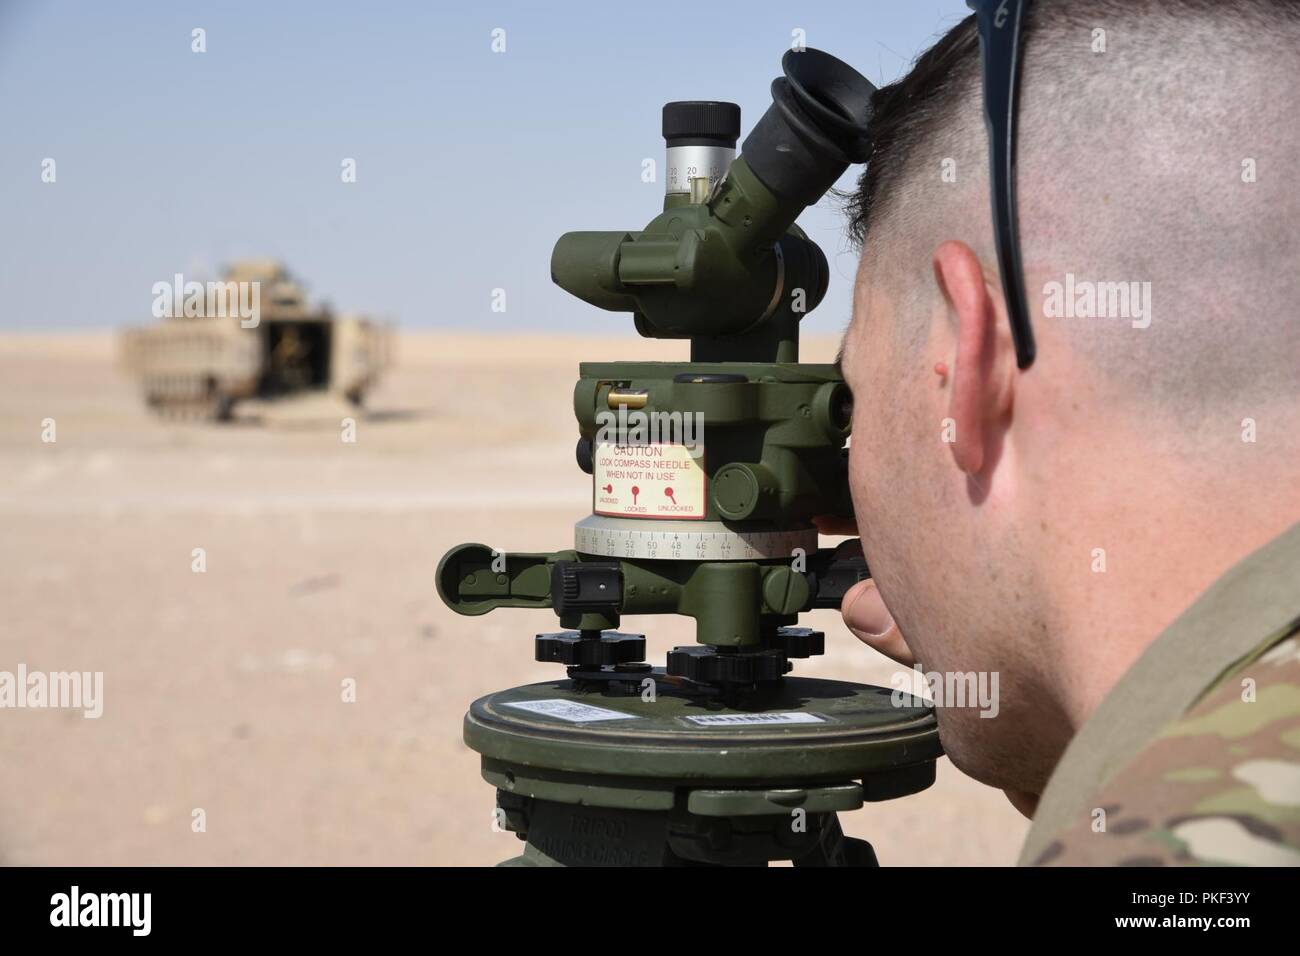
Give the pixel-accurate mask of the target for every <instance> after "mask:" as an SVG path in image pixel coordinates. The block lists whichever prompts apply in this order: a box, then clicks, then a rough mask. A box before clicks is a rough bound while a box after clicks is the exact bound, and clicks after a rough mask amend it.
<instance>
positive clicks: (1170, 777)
mask: <svg viewBox="0 0 1300 956" xmlns="http://www.w3.org/2000/svg"><path fill="white" fill-rule="evenodd" d="M1020 863H1021V864H1022V865H1065V866H1071V865H1120V866H1124V865H1127V866H1162V865H1189V864H1190V865H1196V864H1228V865H1265V866H1300V524H1297V525H1294V526H1292V528H1291V529H1290V530H1289V531H1287V532H1286V533H1285V534H1283V535H1282V536H1281V537H1279V538H1277V539H1276V540H1275V541H1273V542H1271V543H1270V544H1268V545H1267V546H1265V547H1264V548H1261V549H1260V550H1259V551H1257V552H1256V553H1255V554H1253V555H1251V556H1250V557H1248V558H1246V559H1245V560H1244V561H1242V562H1241V563H1240V564H1238V565H1237V566H1236V567H1234V568H1233V569H1232V570H1231V571H1229V572H1228V573H1227V574H1226V575H1224V577H1223V578H1221V579H1220V580H1219V581H1218V582H1216V583H1215V585H1214V586H1213V587H1212V588H1211V589H1210V590H1209V591H1207V592H1206V593H1205V594H1204V595H1203V596H1202V597H1201V598H1200V599H1198V600H1197V601H1196V603H1195V604H1193V605H1192V606H1191V607H1190V608H1189V609H1188V610H1187V611H1186V612H1185V613H1184V614H1183V615H1182V616H1180V617H1179V619H1178V620H1177V621H1175V622H1174V623H1173V624H1172V625H1171V626H1170V627H1169V628H1168V629H1167V630H1166V631H1165V632H1164V633H1163V634H1161V635H1160V637H1159V638H1158V639H1157V640H1156V641H1155V642H1154V643H1153V644H1152V645H1151V647H1150V648H1148V649H1147V651H1146V652H1145V653H1144V654H1143V655H1142V657H1141V658H1140V659H1139V660H1138V661H1137V663H1135V664H1134V665H1133V667H1132V668H1131V669H1130V670H1129V672H1128V673H1127V674H1125V675H1124V677H1123V678H1122V679H1121V680H1120V682H1119V683H1118V684H1117V685H1116V686H1115V688H1114V689H1113V690H1112V691H1111V692H1110V694H1108V695H1107V697H1106V699H1105V700H1104V701H1102V704H1101V706H1099V707H1098V708H1097V711H1096V713H1095V714H1094V715H1093V716H1092V717H1091V718H1090V719H1089V720H1088V721H1087V723H1086V724H1085V725H1084V726H1083V727H1082V728H1081V729H1080V731H1079V733H1078V734H1077V735H1076V736H1075V738H1074V740H1073V741H1072V742H1071V743H1070V746H1069V747H1068V748H1067V749H1066V752H1065V754H1064V756H1063V757H1062V758H1061V762H1060V764H1059V765H1058V766H1057V768H1056V771H1055V772H1054V773H1053V775H1052V779H1051V780H1050V781H1049V782H1048V785H1047V789H1046V790H1045V791H1044V793H1043V798H1042V800H1041V801H1040V803H1039V807H1038V811H1037V813H1036V814H1035V816H1034V824H1033V827H1032V828H1031V829H1030V833H1029V837H1028V839H1027V840H1026V843H1025V848H1024V850H1023V851H1022V853H1021V857H1020Z"/></svg>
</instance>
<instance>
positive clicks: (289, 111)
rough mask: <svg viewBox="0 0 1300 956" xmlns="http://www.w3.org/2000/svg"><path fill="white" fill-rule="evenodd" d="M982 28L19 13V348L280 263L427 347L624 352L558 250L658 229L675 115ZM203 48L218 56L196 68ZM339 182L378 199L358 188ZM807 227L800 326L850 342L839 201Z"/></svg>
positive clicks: (6, 12) (7, 2) (774, 13)
mask: <svg viewBox="0 0 1300 956" xmlns="http://www.w3.org/2000/svg"><path fill="white" fill-rule="evenodd" d="M967 12H968V11H967V10H966V7H965V4H964V2H962V0H942V2H941V0H919V2H912V0H907V2H903V0H892V2H886V0H857V2H838V0H837V2H801V3H798V4H791V3H784V4H783V3H768V2H749V3H744V4H740V3H714V4H699V5H688V4H676V5H675V4H665V3H618V2H610V0H607V2H603V3H596V2H593V3H588V2H566V3H550V4H543V3H536V4H524V3H471V2H459V3H384V2H365V3H362V2H348V3H343V2H315V3H306V2H301V3H272V2H261V3H257V2H243V0H230V2H211V0H209V2H183V0H182V2H161V0H159V2H129V3H128V2H115V3H108V2H64V0H45V2H34V0H33V2H24V0H0V129H2V130H4V135H3V140H2V141H0V209H2V210H3V215H4V228H3V231H2V232H0V302H2V303H3V311H0V328H4V329H77V328H88V327H106V326H115V325H120V324H127V323H139V322H146V321H150V315H149V310H150V304H151V302H152V299H153V295H152V292H151V291H150V290H151V287H152V285H153V283H155V282H158V281H170V279H171V276H172V275H173V273H175V272H178V271H179V272H183V273H185V274H186V277H187V278H190V277H193V278H205V277H208V276H211V275H215V273H216V272H217V270H218V269H219V268H220V266H221V265H222V264H223V263H224V262H226V261H228V260H229V259H231V258H235V257H239V256H244V255H273V256H277V257H280V258H282V259H284V260H285V261H286V262H287V264H288V265H289V267H290V269H291V270H293V271H294V272H295V273H296V274H297V275H299V276H300V277H301V278H302V279H304V280H305V281H306V282H307V284H308V286H309V289H310V291H311V293H312V294H313V295H317V296H320V297H323V298H326V299H328V300H329V301H331V302H333V303H334V304H335V305H336V306H337V307H339V308H342V309H357V310H364V311H370V312H373V313H377V314H381V315H385V316H389V317H392V318H394V319H396V320H397V321H398V322H399V323H400V324H401V325H403V326H407V327H425V328H429V327H456V328H462V329H464V328H479V329H485V330H490V329H502V330H510V329H520V330H527V331H544V330H546V329H548V328H550V329H563V330H565V331H569V332H593V331H600V330H606V331H621V332H628V331H630V329H631V321H630V317H627V316H622V315H616V314H613V313H605V312H600V311H598V310H595V309H593V308H591V307H589V306H586V305H584V304H582V303H580V302H578V301H577V300H576V299H571V298H570V297H568V296H567V295H565V294H564V293H563V292H561V291H560V290H559V289H558V288H556V287H555V286H553V285H552V284H551V281H550V276H549V260H550V251H551V247H552V245H553V244H554V242H555V240H556V238H557V237H558V236H559V235H560V234H561V233H563V232H566V231H568V230H573V229H637V228H640V227H641V226H642V225H644V224H645V223H646V222H647V221H648V220H649V219H650V218H651V217H652V216H653V215H654V214H655V213H656V212H657V211H658V209H659V208H660V204H661V202H662V183H655V184H646V183H643V182H642V181H641V161H642V159H643V158H645V157H654V158H655V159H656V160H658V161H659V162H660V163H661V164H662V155H663V140H662V139H661V138H660V136H659V111H660V108H661V107H662V105H663V103H664V102H666V101H668V100H673V99H725V100H733V101H735V102H737V103H739V104H740V105H741V108H742V129H743V130H744V131H745V132H747V131H748V129H749V127H750V126H751V125H752V124H753V123H754V122H755V121H756V120H757V119H758V117H759V116H760V115H761V113H762V111H763V110H764V109H765V108H766V106H767V103H768V102H769V94H768V86H769V84H770V82H771V80H772V78H773V77H775V76H777V75H778V74H779V73H780V59H781V55H782V53H783V52H784V51H785V49H787V48H788V46H789V45H790V42H791V36H792V31H793V30H795V29H796V28H797V29H802V30H803V31H805V33H806V36H807V43H808V45H809V46H812V47H817V48H819V49H824V50H826V51H828V52H830V53H833V54H835V55H836V56H839V57H841V58H842V59H845V60H847V61H849V62H850V63H852V64H853V65H854V66H855V67H857V68H858V69H859V70H860V71H861V72H862V73H864V74H865V75H866V76H867V77H868V78H869V79H871V80H872V81H873V82H876V83H880V82H882V81H884V82H888V81H889V80H891V79H894V78H896V77H897V76H898V75H899V74H900V73H902V72H903V71H904V70H905V69H906V67H907V65H908V63H909V62H910V61H911V60H912V59H913V58H914V57H915V56H916V55H917V54H919V53H920V52H921V51H922V50H924V49H925V48H926V47H927V46H929V45H930V44H931V43H932V42H933V41H934V40H935V39H936V38H937V37H938V36H939V35H940V34H941V33H942V32H943V31H944V30H946V29H947V28H948V27H950V26H951V25H952V24H954V23H955V22H957V21H958V20H959V19H961V18H962V17H963V16H964V15H965V14H966V13H967ZM195 27H201V28H203V29H204V30H205V31H206V41H207V52H206V53H202V54H198V53H193V52H191V49H190V47H191V31H192V30H193V29H194V28H195ZM494 28H502V29H504V30H505V31H506V32H505V38H506V52H505V53H493V52H492V50H491V32H492V30H493V29H494ZM743 135H744V133H742V138H743ZM47 157H49V158H53V159H54V160H55V163H56V167H55V168H56V174H57V181H56V182H55V183H53V184H49V183H43V182H42V181H41V166H42V161H43V160H44V159H45V158H47ZM345 157H350V158H353V159H355V160H356V164H357V182H356V183H352V184H344V183H342V182H341V181H340V169H341V167H340V164H341V162H342V160H343V159H344V158H345ZM856 172H857V170H856V169H851V170H850V171H849V173H848V174H846V176H845V177H844V179H843V180H842V181H841V183H840V185H841V187H848V186H849V185H851V183H852V182H853V179H854V177H855V175H856ZM800 223H801V225H803V226H804V228H805V229H807V230H808V232H809V233H810V235H812V237H813V238H814V239H815V240H816V241H817V242H818V243H820V244H821V246H822V248H823V249H824V250H825V252H826V254H827V258H828V259H829V260H830V262H831V272H832V286H831V291H830V292H829V293H828V295H827V297H826V300H825V302H824V303H823V305H822V306H821V307H820V308H819V309H818V310H817V311H816V312H814V313H812V314H811V315H810V316H809V317H808V319H807V320H806V321H805V326H806V327H807V328H809V329H810V331H822V332H830V331H837V330H838V329H840V328H842V326H843V325H844V322H845V321H846V319H847V316H848V310H849V301H850V299H849V285H850V279H851V276H852V268H853V261H854V259H853V255H852V253H851V251H850V250H849V248H848V245H847V243H846V241H845V239H844V219H843V216H842V214H841V212H840V209H839V207H838V206H837V204H835V203H834V202H833V201H830V200H823V202H822V203H821V204H819V206H818V207H816V208H814V209H811V210H809V211H808V212H806V213H805V214H804V216H803V218H802V219H801V220H800ZM498 287H500V288H504V289H505V290H506V293H507V311H506V312H505V313H504V314H502V313H496V312H493V311H492V309H491V290H492V289H494V288H498Z"/></svg>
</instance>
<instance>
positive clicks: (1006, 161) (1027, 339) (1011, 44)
mask: <svg viewBox="0 0 1300 956" xmlns="http://www.w3.org/2000/svg"><path fill="white" fill-rule="evenodd" d="M1029 2H1030V0H966V6H968V7H970V8H971V9H972V10H974V11H975V21H976V24H977V25H978V27H979V36H980V58H981V60H982V61H983V65H984V122H985V125H986V126H987V127H988V133H989V187H990V193H991V197H992V204H993V241H994V244H995V245H996V247H997V253H998V271H999V272H1000V273H1001V274H1002V291H1003V294H1004V295H1005V296H1006V302H1007V317H1008V318H1009V319H1010V320H1011V338H1012V341H1014V342H1015V346H1016V365H1017V366H1019V367H1020V368H1022V369H1026V368H1029V366H1031V365H1033V364H1034V356H1035V354H1036V353H1037V349H1036V347H1035V345H1034V330H1033V327H1032V326H1031V325H1030V322H1029V303H1028V300H1027V299H1026V297H1025V277H1024V271H1023V269H1022V266H1021V262H1020V235H1019V230H1018V228H1017V215H1016V93H1017V90H1018V87H1019V85H1020V40H1021V25H1022V21H1023V19H1024V13H1025V9H1026V8H1027V7H1028V6H1029Z"/></svg>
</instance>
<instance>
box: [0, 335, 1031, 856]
mask: <svg viewBox="0 0 1300 956" xmlns="http://www.w3.org/2000/svg"><path fill="white" fill-rule="evenodd" d="M833 349H834V343H832V342H830V341H819V342H813V343H809V344H808V345H807V346H806V347H805V358H806V359H808V360H821V361H826V360H829V358H830V356H831V354H832V353H833ZM680 355H681V347H680V346H677V345H675V344H672V343H653V342H646V341H644V340H635V339H615V338H609V339H600V340H596V339H582V340H580V339H547V340H542V339H536V338H514V339H505V338H489V337H486V336H483V337H474V336H468V335H451V334H432V333H429V334H420V335H406V336H404V337H403V338H402V341H401V343H400V347H399V350H398V362H399V365H398V368H397V370H396V371H395V372H394V373H393V374H392V375H391V376H390V378H389V379H388V381H387V382H386V383H385V384H384V385H383V386H382V387H381V388H379V389H378V390H377V391H376V392H375V393H374V394H373V396H372V398H371V401H370V403H369V404H370V412H369V414H366V415H363V416H362V417H361V418H360V420H359V422H358V425H357V429H358V432H357V441H356V443H355V444H347V443H344V442H343V441H341V439H340V427H339V420H340V418H341V417H342V416H343V415H345V414H348V412H347V411H346V410H344V409H343V408H342V407H335V406H333V405H332V404H330V403H328V402H324V401H322V400H313V401H308V402H299V403H296V404H294V405H292V406H290V405H282V406H268V407H263V408H261V409H258V408H250V409H246V410H245V413H244V415H243V417H242V419H241V420H240V421H238V422H236V423H234V424H232V425H227V426H219V425H211V424H196V423H175V422H169V421H163V420H159V419H156V418H154V417H151V416H150V415H149V414H148V413H147V412H146V411H145V409H144V407H143V404H142V402H141V401H140V399H139V396H138V395H137V393H136V391H135V389H134V388H133V387H132V385H131V384H130V383H129V382H128V381H126V380H125V379H124V378H123V377H122V376H121V375H120V374H119V372H118V371H117V369H116V367H115V364H114V360H113V359H114V349H113V339H112V337H111V335H109V334H107V333H94V334H90V333H87V334H79V335H66V336H41V335H16V334H10V335H7V336H3V337H0V612H2V613H0V670H6V671H10V672H14V671H16V669H17V667H18V665H19V664H25V665H26V667H27V669H28V670H29V671H37V670H41V671H68V670H78V671H102V672H103V673H104V683H105V687H104V713H103V716H102V717H101V718H100V719H98V720H94V719H85V718H83V717H82V716H81V714H80V712H73V711H67V710H51V709H44V710H12V709H6V710H0V768H2V769H0V863H6V864H89V865H99V864H143V865H149V864H288V863H301V864H486V863H493V862H496V861H498V860H500V859H503V858H505V857H507V856H511V855H513V854H514V853H516V852H517V851H518V847H519V846H520V844H519V843H518V841H517V840H516V838H515V837H514V836H513V835H512V834H509V833H497V832H493V829H492V826H491V809H492V805H493V795H492V790H491V788H490V787H489V786H488V785H487V784H485V783H484V782H483V781H482V780H481V779H480V777H479V774H478V757H477V755H476V754H474V753H473V752H472V751H470V750H469V749H468V748H466V747H465V745H464V744H463V743H462V742H461V739H460V724H461V717H462V715H463V713H464V711H465V708H466V706H467V705H468V704H469V702H470V701H471V700H473V699H474V698H475V697H478V696H480V695H482V694H484V693H487V692H489V691H492V690H497V689H500V688H503V687H507V686H511V685H513V684H517V683H523V682H529V681H534V680H543V679H547V678H550V677H553V676H555V673H556V668H555V667H554V665H549V666H548V665H543V664H537V663H534V662H532V661H531V660H530V657H531V637H532V635H533V633H535V632H536V631H537V630H539V629H543V628H546V627H552V626H554V624H553V622H554V618H553V617H552V616H550V615H549V614H546V615H543V616H541V617H539V616H538V614H537V613H536V612H533V613H528V612H523V611H516V612H510V611H506V612H500V613H496V614H492V615H488V616H486V617H481V618H459V617H457V616H456V615H453V614H452V613H451V612H449V611H447V610H446V609H445V608H444V607H443V606H442V604H441V602H440V601H439V600H438V598H437V596H436V594H435V593H434V588H433V581H432V575H433V568H434V566H435V565H436V563H437V560H438V558H439V557H440V556H441V555H442V553H443V552H444V551H445V550H446V549H447V548H448V547H450V546H452V545H454V544H457V543H460V542H463V541H481V542H484V543H487V544H491V545H493V546H495V547H500V548H503V549H508V550H538V551H541V550H553V549H555V548H559V547H567V546H569V544H570V542H571V540H572V525H573V522H574V521H575V520H577V519H578V518H581V517H582V516H583V515H584V506H585V504H586V502H587V500H588V497H589V490H588V485H587V481H588V480H589V479H587V478H586V476H584V475H583V474H581V473H580V472H579V471H578V470H577V468H576V467H575V466H574V465H573V457H572V449H573V442H574V439H575V437H576V432H575V427H574V425H573V422H572V410H571V396H572V387H573V382H574V380H575V379H576V373H577V369H576V364H577V362H578V361H579V359H592V360H598V359H606V360H609V359H630V358H650V357H655V358H672V357H680ZM46 418H52V419H54V420H55V428H56V437H57V441H55V442H53V443H45V442H42V440H41V432H42V420H43V419H46ZM195 548H203V549H204V550H205V553H206V561H207V570H206V572H205V573H201V574H198V573H194V572H193V571H192V570H191V563H192V560H193V559H192V553H193V550H194V549H195ZM805 622H806V623H809V624H812V625H813V626H819V627H823V628H825V629H826V630H827V633H828V645H829V646H828V653H827V655H826V656H825V657H824V658H822V659H820V660H817V661H816V662H813V663H803V664H800V666H799V670H800V672H801V673H804V674H807V675H809V676H823V677H837V678H843V679H853V680H862V681H868V682H874V683H881V684H885V685H888V682H889V676H890V674H892V673H893V672H894V671H895V667H894V666H893V665H892V664H890V663H889V662H887V661H885V660H884V659H883V658H881V657H879V656H877V655H875V654H874V653H873V652H871V651H868V650H866V649H865V648H863V647H862V646H861V645H859V644H858V643H857V642H856V641H854V640H853V638H852V637H851V636H850V635H848V633H847V632H846V631H845V630H844V629H843V627H842V626H841V625H840V623H839V620H838V615H837V614H835V613H834V612H829V611H822V612H817V613H815V614H813V615H809V616H808V617H807V618H806V619H805ZM626 624H627V627H626V628H625V629H627V630H638V631H642V630H644V631H645V632H646V633H648V634H649V635H650V636H651V638H652V640H651V644H652V647H653V648H654V650H653V651H652V657H657V658H658V659H660V660H662V653H663V651H664V650H666V649H667V648H668V647H670V646H672V645H674V644H679V643H689V642H690V641H691V640H692V635H691V630H690V625H691V622H689V621H687V620H685V619H669V618H629V619H627V622H626ZM347 678H352V679H354V680H355V681H356V687H357V700H356V702H355V703H344V702H343V701H342V700H341V689H340V688H341V684H342V682H343V681H344V680H345V679H347ZM195 808H201V809H202V810H203V812H204V815H205V818H206V831H205V832H200V833H196V832H193V829H192V827H191V820H192V814H193V811H194V810H195ZM844 822H845V829H846V830H847V831H848V832H849V833H851V834H854V835H858V836H863V837H866V838H868V839H870V840H871V841H872V842H873V843H874V844H875V846H876V850H877V853H878V854H879V856H880V859H881V861H882V862H883V863H886V864H975V863H995V864H1007V863H1011V862H1012V861H1013V860H1014V857H1015V854H1016V851H1017V850H1018V848H1019V846H1020V843H1021V841H1022V839H1023V836H1024V832H1025V829H1026V824H1025V822H1024V821H1023V820H1022V819H1021V818H1020V817H1019V815H1018V814H1017V813H1015V811H1014V810H1012V809H1011V807H1010V806H1009V805H1008V804H1007V803H1006V801H1005V799H1004V798H1003V797H1002V795H1001V794H1000V793H998V792H995V791H992V790H990V789H988V788H986V787H983V786H981V785H979V784H976V783H974V782H972V781H970V780H968V779H966V778H964V777H963V776H962V775H961V774H960V773H958V772H957V771H956V770H955V769H953V768H952V767H951V766H950V765H949V764H947V762H946V761H941V764H940V768H939V780H938V783H937V784H936V785H935V786H934V787H932V788H931V789H930V790H928V791H926V792H925V793H922V794H919V795H917V796H914V797H910V798H907V799H904V800H899V801H894V802H891V803H885V804H876V805H872V806H870V807H868V808H867V809H864V810H860V811H857V812H855V813H852V814H846V815H845V818H844Z"/></svg>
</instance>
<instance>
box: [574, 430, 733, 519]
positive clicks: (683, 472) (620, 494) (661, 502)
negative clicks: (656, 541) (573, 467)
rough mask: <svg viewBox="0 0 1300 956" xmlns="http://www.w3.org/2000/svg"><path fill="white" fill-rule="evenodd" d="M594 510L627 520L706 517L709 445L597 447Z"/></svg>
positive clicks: (594, 475)
mask: <svg viewBox="0 0 1300 956" xmlns="http://www.w3.org/2000/svg"><path fill="white" fill-rule="evenodd" d="M594 466H595V467H593V468H592V478H593V484H594V488H595V490H594V493H593V501H592V507H591V510H592V511H594V512H596V514H598V515H617V516H618V517H621V518H673V519H678V520H681V519H685V520H691V521H693V520H700V521H702V520H704V518H705V517H706V515H707V513H708V509H707V507H706V506H705V498H704V492H705V484H706V483H707V478H706V476H705V474H704V446H703V445H667V444H659V445H655V444H645V445H616V444H614V443H613V442H599V443H598V444H597V445H596V453H595V460H594Z"/></svg>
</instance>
